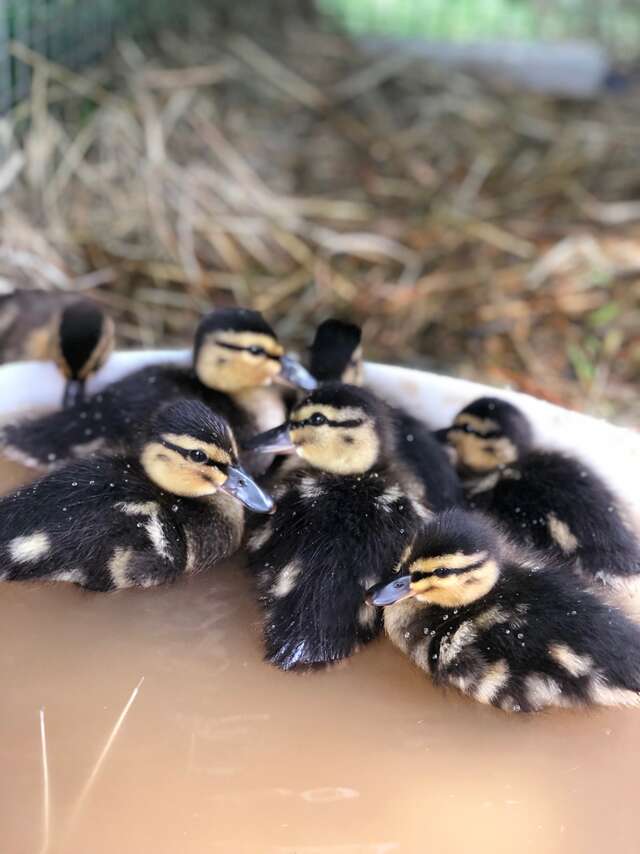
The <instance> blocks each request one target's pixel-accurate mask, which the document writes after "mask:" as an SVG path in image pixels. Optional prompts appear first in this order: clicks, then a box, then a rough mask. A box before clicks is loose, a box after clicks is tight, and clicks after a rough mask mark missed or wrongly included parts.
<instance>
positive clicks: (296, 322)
mask: <svg viewBox="0 0 640 854" xmlns="http://www.w3.org/2000/svg"><path fill="white" fill-rule="evenodd" d="M208 27H209V23H208V21H207V19H206V18H203V20H202V21H201V22H200V26H198V28H197V32H196V33H192V34H191V36H190V37H189V38H186V37H182V36H179V35H176V34H175V33H166V34H163V35H162V36H161V37H160V38H159V40H158V43H157V44H155V45H154V46H153V47H150V46H145V47H141V46H140V45H138V44H133V43H131V42H127V43H122V44H120V45H119V47H118V50H117V51H116V53H115V56H114V57H113V58H112V59H111V60H110V61H109V62H108V63H106V64H105V65H104V66H103V67H101V68H99V69H95V70H93V71H92V72H91V74H88V75H83V76H80V75H77V74H74V73H73V72H70V71H69V70H67V69H63V68H60V67H59V66H57V65H55V64H52V63H48V62H45V61H44V60H42V59H41V58H39V57H37V56H36V55H33V54H31V53H29V52H28V51H26V50H25V49H24V48H23V47H21V46H15V51H16V55H19V56H20V57H21V59H23V60H25V61H27V62H28V63H30V64H31V65H32V66H33V67H34V69H35V76H34V87H33V93H32V97H31V99H30V101H29V102H28V103H25V104H22V105H20V106H19V107H18V108H17V109H16V110H15V111H14V113H13V114H12V116H11V117H10V118H9V120H7V121H4V122H3V123H2V125H1V126H0V152H1V153H2V156H0V218H1V237H0V279H4V280H6V281H7V282H9V283H16V282H17V283H18V284H19V285H21V286H23V285H24V286H31V287H33V286H37V287H44V288H80V289H92V288H97V290H96V291H95V293H96V295H97V296H98V298H99V299H100V300H101V301H102V302H103V303H104V304H105V305H106V306H107V307H108V308H109V309H110V311H111V312H112V313H113V314H114V316H115V317H116V319H117V321H118V325H119V334H120V338H121V342H122V344H123V345H125V346H133V345H138V346H139V345H143V346H154V345H160V344H162V345H169V346H170V345H178V344H183V343H184V342H185V341H187V340H188V339H189V337H190V335H191V332H192V328H193V325H194V323H195V321H196V318H197V316H198V315H199V314H200V313H201V312H202V311H203V310H204V309H206V308H207V307H209V306H211V305H212V304H222V303H232V302H238V303H245V304H251V305H255V306H256V307H258V308H260V309H262V310H263V311H265V312H266V314H267V315H268V316H269V318H270V319H271V320H273V321H274V323H275V325H276V326H277V328H278V329H279V331H280V333H281V334H282V335H283V337H285V338H286V339H287V340H288V341H289V342H290V343H291V344H293V345H295V346H298V347H300V346H304V344H305V343H306V342H307V341H308V339H309V335H310V330H311V329H312V327H313V325H314V323H315V322H316V321H317V320H318V319H320V318H322V317H325V316H327V315H329V314H332V313H338V314H340V315H350V316H352V317H353V318H354V319H355V320H357V321H360V322H362V323H364V326H365V335H366V338H367V341H368V354H369V356H370V357H371V358H375V359H380V360H387V361H398V362H406V363H412V364H415V365H418V366H424V367H435V368H437V369H441V370H446V371H452V372H457V373H459V374H462V375H465V376H470V377H475V378H482V379H485V380H487V381H490V382H494V383H509V384H512V385H514V386H516V387H519V388H522V389H524V390H526V391H531V392H533V393H535V394H541V395H543V396H546V397H548V398H550V399H552V400H557V401H560V402H562V403H564V404H565V405H573V406H576V407H579V408H583V409H587V410H591V411H596V412H599V413H602V414H605V415H610V414H612V413H615V414H618V415H619V416H620V417H622V418H623V419H624V420H626V421H627V422H632V421H633V420H634V419H635V417H636V416H637V414H638V404H637V403H636V401H637V397H638V396H637V394H636V388H637V381H638V378H639V373H640V340H639V338H638V329H639V328H640V323H639V321H640V244H639V242H638V237H639V236H640V203H639V202H638V201H637V200H636V197H638V196H639V195H640V179H639V175H640V173H639V172H638V168H637V162H638V150H639V146H640V103H638V102H637V99H636V98H634V97H633V95H632V96H629V97H627V96H616V97H611V98H609V99H608V100H604V99H603V100H602V101H600V102H595V103H582V104H575V103H574V104H572V103H568V102H563V101H558V100H554V99H551V98H544V97H540V96H528V95H527V96H525V95H522V94H520V93H515V92H508V91H498V90H497V89H495V88H492V87H490V86H488V85H485V84H481V83H480V82H478V81H476V80H473V79H471V78H469V77H465V76H463V75H461V74H452V73H450V72H447V73H446V74H444V73H441V72H438V71H437V70H435V69H433V68H430V67H429V66H428V65H426V64H425V63H424V62H421V61H420V60H418V59H416V58H415V57H409V56H407V55H405V54H403V53H402V52H401V51H397V52H393V53H390V54H389V55H387V56H384V57H382V58H380V57H379V56H378V57H376V58H372V56H371V55H370V54H368V53H367V52H366V51H365V50H364V49H363V48H362V47H360V46H358V45H354V44H353V43H351V42H349V41H348V40H347V39H345V38H343V37H341V36H337V35H334V34H331V33H327V32H321V31H318V30H311V29H309V28H308V27H307V26H306V25H304V24H303V23H302V22H300V21H296V20H294V19H287V21H286V22H285V24H282V25H279V26H278V27H277V28H274V30H273V31H272V32H268V31H261V32H260V35H259V38H260V42H259V43H258V41H257V40H256V38H254V37H250V36H247V35H244V34H240V33H228V32H225V33H222V32H219V31H217V32H216V31H210V30H209V29H208Z"/></svg>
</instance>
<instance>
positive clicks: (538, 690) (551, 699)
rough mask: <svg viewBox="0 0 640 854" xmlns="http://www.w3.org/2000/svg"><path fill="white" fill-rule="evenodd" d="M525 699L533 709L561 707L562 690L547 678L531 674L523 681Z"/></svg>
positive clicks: (552, 680)
mask: <svg viewBox="0 0 640 854" xmlns="http://www.w3.org/2000/svg"><path fill="white" fill-rule="evenodd" d="M525 685H526V689H527V699H528V700H529V703H530V704H531V707H532V708H533V709H542V708H544V707H545V706H561V705H563V702H562V701H561V699H560V698H561V695H562V689H561V688H560V686H559V685H558V683H557V682H556V681H555V679H551V678H550V677H549V676H541V675H540V674H538V673H532V674H531V675H530V676H527V678H526V679H525Z"/></svg>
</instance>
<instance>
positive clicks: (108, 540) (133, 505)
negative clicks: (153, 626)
mask: <svg viewBox="0 0 640 854" xmlns="http://www.w3.org/2000/svg"><path fill="white" fill-rule="evenodd" d="M127 466H129V468H127ZM185 561H186V547H185V543H184V537H183V535H182V532H181V530H180V529H179V528H178V527H177V526H176V524H175V522H174V521H173V519H172V518H171V513H170V511H169V510H168V508H166V507H165V506H163V504H162V503H161V501H160V500H159V496H158V492H157V491H156V490H153V488H151V487H150V485H149V483H148V481H146V479H145V478H144V477H143V476H142V474H141V473H139V472H136V463H135V462H134V461H131V462H130V463H125V462H123V461H121V460H120V459H113V458H109V457H96V458H95V459H94V460H90V461H89V460H87V461H79V462H76V463H73V464H70V465H69V466H67V467H65V468H63V469H61V470H60V471H57V472H53V473H52V474H50V475H47V476H46V477H44V478H42V479H41V480H39V481H36V482H35V483H34V484H32V485H29V486H27V487H24V488H23V489H20V490H18V491H16V492H15V493H13V494H12V495H9V496H6V497H5V498H3V499H1V500H0V579H2V580H5V581H34V580H48V581H71V582H74V583H77V584H79V585H81V586H83V587H87V588H90V589H93V590H113V589H116V588H120V587H128V586H132V585H140V586H149V585H151V584H158V583H160V582H162V581H167V580H170V579H172V578H174V577H176V576H177V575H178V574H180V572H182V571H183V569H184V566H185Z"/></svg>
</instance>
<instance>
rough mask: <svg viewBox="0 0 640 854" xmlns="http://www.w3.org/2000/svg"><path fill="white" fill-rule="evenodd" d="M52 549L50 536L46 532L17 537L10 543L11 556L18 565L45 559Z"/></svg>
mask: <svg viewBox="0 0 640 854" xmlns="http://www.w3.org/2000/svg"><path fill="white" fill-rule="evenodd" d="M50 548H51V541H50V540H49V535H48V534H45V532H44V531H38V532H37V533H35V534H29V535H28V536H26V537H16V538H15V539H14V540H11V542H10V543H9V555H10V557H11V560H13V561H15V562H16V563H30V562H31V561H34V560H38V559H39V558H42V557H44V556H45V555H46V554H47V552H48V551H49V550H50Z"/></svg>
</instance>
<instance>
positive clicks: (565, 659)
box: [549, 643, 593, 678]
mask: <svg viewBox="0 0 640 854" xmlns="http://www.w3.org/2000/svg"><path fill="white" fill-rule="evenodd" d="M549 655H550V656H551V658H552V659H553V660H554V661H555V662H556V664H559V665H560V667H563V668H564V669H565V670H566V671H567V672H568V673H570V674H571V675H572V676H575V677H576V678H577V677H579V676H586V674H587V673H589V672H590V671H591V670H592V668H593V659H592V658H591V656H590V655H579V654H578V653H577V652H575V651H574V650H572V649H571V647H570V646H568V645H567V644H566V643H552V644H551V646H550V647H549Z"/></svg>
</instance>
